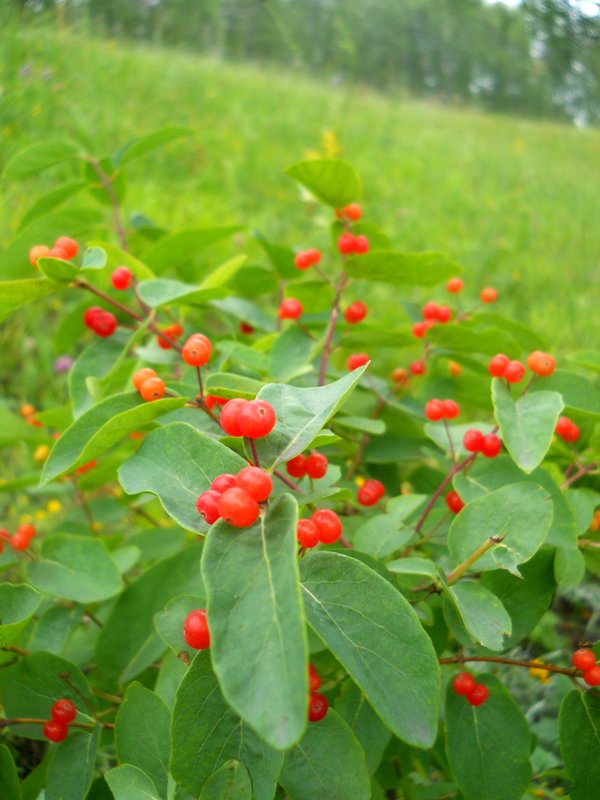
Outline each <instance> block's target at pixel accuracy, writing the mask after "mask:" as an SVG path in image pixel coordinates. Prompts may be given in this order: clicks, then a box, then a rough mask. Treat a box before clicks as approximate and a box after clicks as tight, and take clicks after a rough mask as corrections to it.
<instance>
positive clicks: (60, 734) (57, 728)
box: [44, 719, 69, 742]
mask: <svg viewBox="0 0 600 800" xmlns="http://www.w3.org/2000/svg"><path fill="white" fill-rule="evenodd" d="M68 735H69V729H68V728H67V726H66V725H65V724H64V723H63V722H55V721H54V720H52V719H51V720H49V721H48V722H47V723H46V724H45V725H44V736H45V737H46V739H48V741H49V742H62V741H63V739H66V738H67V736H68Z"/></svg>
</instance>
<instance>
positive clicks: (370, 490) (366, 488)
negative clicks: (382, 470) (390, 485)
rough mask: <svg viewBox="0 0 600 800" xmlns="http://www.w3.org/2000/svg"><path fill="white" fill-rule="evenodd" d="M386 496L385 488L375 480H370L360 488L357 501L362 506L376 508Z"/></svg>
mask: <svg viewBox="0 0 600 800" xmlns="http://www.w3.org/2000/svg"><path fill="white" fill-rule="evenodd" d="M384 494H385V486H384V485H383V483H382V482H381V481H377V480H375V478H369V479H368V480H366V481H365V482H364V483H363V484H362V485H361V486H359V488H358V492H357V493H356V499H357V500H358V502H359V503H360V505H361V506H374V505H375V503H378V502H379V501H380V500H381V498H382V497H383V495H384Z"/></svg>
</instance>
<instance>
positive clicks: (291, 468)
mask: <svg viewBox="0 0 600 800" xmlns="http://www.w3.org/2000/svg"><path fill="white" fill-rule="evenodd" d="M306 461H307V458H306V456H305V455H302V454H300V455H299V456H295V457H294V458H291V459H290V460H289V461H288V462H287V464H286V465H285V469H286V472H287V474H288V475H291V476H292V478H303V477H304V476H305V475H306Z"/></svg>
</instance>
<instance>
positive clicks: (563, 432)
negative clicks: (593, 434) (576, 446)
mask: <svg viewBox="0 0 600 800" xmlns="http://www.w3.org/2000/svg"><path fill="white" fill-rule="evenodd" d="M554 433H556V435H557V436H560V438H561V439H564V441H565V442H576V441H577V439H579V436H580V435H581V430H580V429H579V426H578V425H576V424H575V423H574V422H573V420H572V419H569V417H559V418H558V421H557V423H556V427H555V428H554Z"/></svg>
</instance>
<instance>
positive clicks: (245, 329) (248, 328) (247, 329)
mask: <svg viewBox="0 0 600 800" xmlns="http://www.w3.org/2000/svg"><path fill="white" fill-rule="evenodd" d="M240 333H244V334H246V335H248V334H250V333H254V328H253V327H252V325H248V323H247V322H240Z"/></svg>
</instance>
